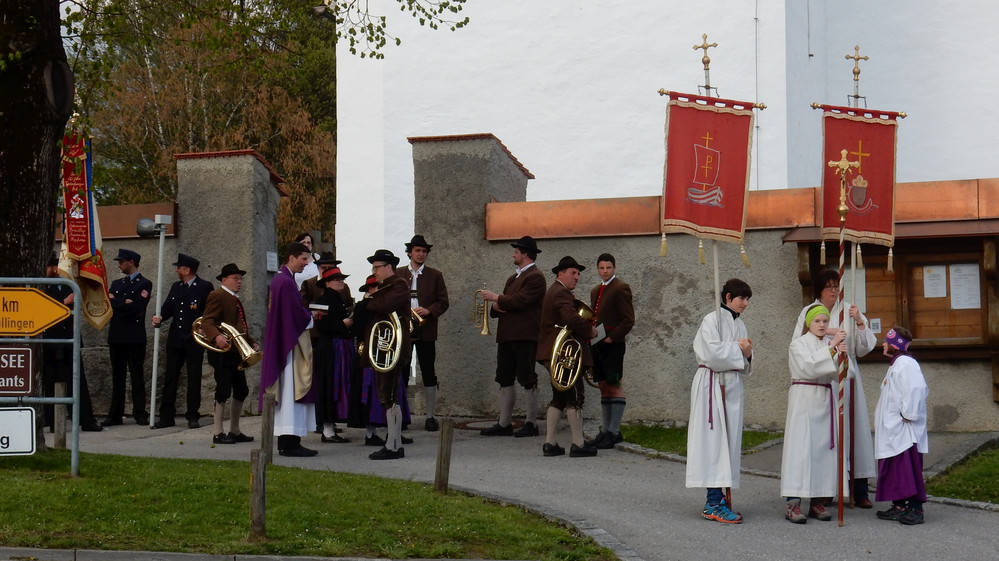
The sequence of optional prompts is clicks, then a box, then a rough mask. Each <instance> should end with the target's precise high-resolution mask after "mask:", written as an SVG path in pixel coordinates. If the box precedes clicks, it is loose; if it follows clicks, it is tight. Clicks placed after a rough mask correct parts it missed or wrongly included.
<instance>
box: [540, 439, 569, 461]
mask: <svg viewBox="0 0 999 561" xmlns="http://www.w3.org/2000/svg"><path fill="white" fill-rule="evenodd" d="M541 453H542V454H544V455H545V457H546V458H550V457H552V456H562V455H565V448H562V447H561V446H559V445H558V443H555V444H548V443H547V442H545V443H544V444H543V445H542V446H541Z"/></svg>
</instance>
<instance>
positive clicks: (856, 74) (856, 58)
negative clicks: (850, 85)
mask: <svg viewBox="0 0 999 561" xmlns="http://www.w3.org/2000/svg"><path fill="white" fill-rule="evenodd" d="M846 60H852V61H853V81H854V82H859V81H860V61H862V60H871V58H870V57H868V56H860V45H854V46H853V54H852V55H846Z"/></svg>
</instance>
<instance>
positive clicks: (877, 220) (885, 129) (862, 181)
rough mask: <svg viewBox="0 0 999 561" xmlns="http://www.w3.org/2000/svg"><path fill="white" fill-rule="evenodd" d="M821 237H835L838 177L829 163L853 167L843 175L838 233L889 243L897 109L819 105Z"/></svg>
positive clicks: (858, 239)
mask: <svg viewBox="0 0 999 561" xmlns="http://www.w3.org/2000/svg"><path fill="white" fill-rule="evenodd" d="M822 110H823V113H822V129H823V136H824V141H823V147H822V169H823V172H822V213H821V216H822V238H823V239H839V230H840V217H839V213H838V211H837V208H838V207H839V199H840V176H839V175H837V174H836V168H834V167H831V166H829V164H828V163H829V162H832V161H839V160H841V159H842V158H843V151H844V150H846V159H847V160H849V161H851V162H857V163H858V164H859V166H858V167H857V168H855V170H852V171H851V173H849V174H848V175H847V193H846V205H847V208H849V211H848V212H847V215H846V224H845V230H844V238H845V239H847V240H849V241H851V242H856V243H873V244H877V245H886V246H889V247H890V246H892V245H893V244H894V243H895V145H896V133H897V131H898V123H897V121H896V119H897V117H898V115H899V114H898V113H893V112H889V111H877V110H872V109H857V108H851V107H836V106H831V105H823V106H822Z"/></svg>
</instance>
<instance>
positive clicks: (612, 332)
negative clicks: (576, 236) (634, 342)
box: [587, 253, 635, 449]
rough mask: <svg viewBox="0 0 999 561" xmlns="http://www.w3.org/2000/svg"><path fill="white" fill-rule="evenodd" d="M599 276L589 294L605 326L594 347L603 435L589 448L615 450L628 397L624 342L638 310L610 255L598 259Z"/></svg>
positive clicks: (594, 369)
mask: <svg viewBox="0 0 999 561" xmlns="http://www.w3.org/2000/svg"><path fill="white" fill-rule="evenodd" d="M597 273H599V274H600V279H601V282H600V284H598V285H597V286H594V287H593V288H592V289H591V290H590V307H591V308H592V309H593V311H594V313H596V314H597V323H598V324H599V325H602V326H603V329H604V333H605V335H606V336H605V337H604V338H603V339H601V340H600V341H599V342H597V344H595V345H593V348H592V352H593V374H594V376H593V379H594V380H595V381H597V382H598V383H599V384H600V413H601V423H600V428H601V430H600V434H598V435H597V436H596V438H594V439H593V440H591V441H590V442H588V443H587V444H591V445H592V446H594V447H595V448H599V449H606V448H613V447H614V445H615V444H617V443H618V442H621V441H623V440H624V438H623V437H622V436H621V431H620V427H621V417H622V416H623V415H624V406H625V397H624V387H623V386H622V385H621V378H622V377H624V351H625V345H624V339H625V337H627V336H628V333H629V332H630V331H631V328H632V327H634V326H635V307H634V305H633V304H632V299H631V287H630V286H628V284H627V283H625V282H624V281H622V280H621V279H619V278H617V262H616V261H615V260H614V256H613V255H611V254H610V253H601V254H600V257H597Z"/></svg>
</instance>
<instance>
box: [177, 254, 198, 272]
mask: <svg viewBox="0 0 999 561" xmlns="http://www.w3.org/2000/svg"><path fill="white" fill-rule="evenodd" d="M200 265H201V261H198V260H197V259H195V258H193V257H191V256H190V255H184V254H183V253H178V254H177V262H176V263H174V264H173V266H174V267H190V269H191V270H192V271H197V270H198V267H199V266H200Z"/></svg>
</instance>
